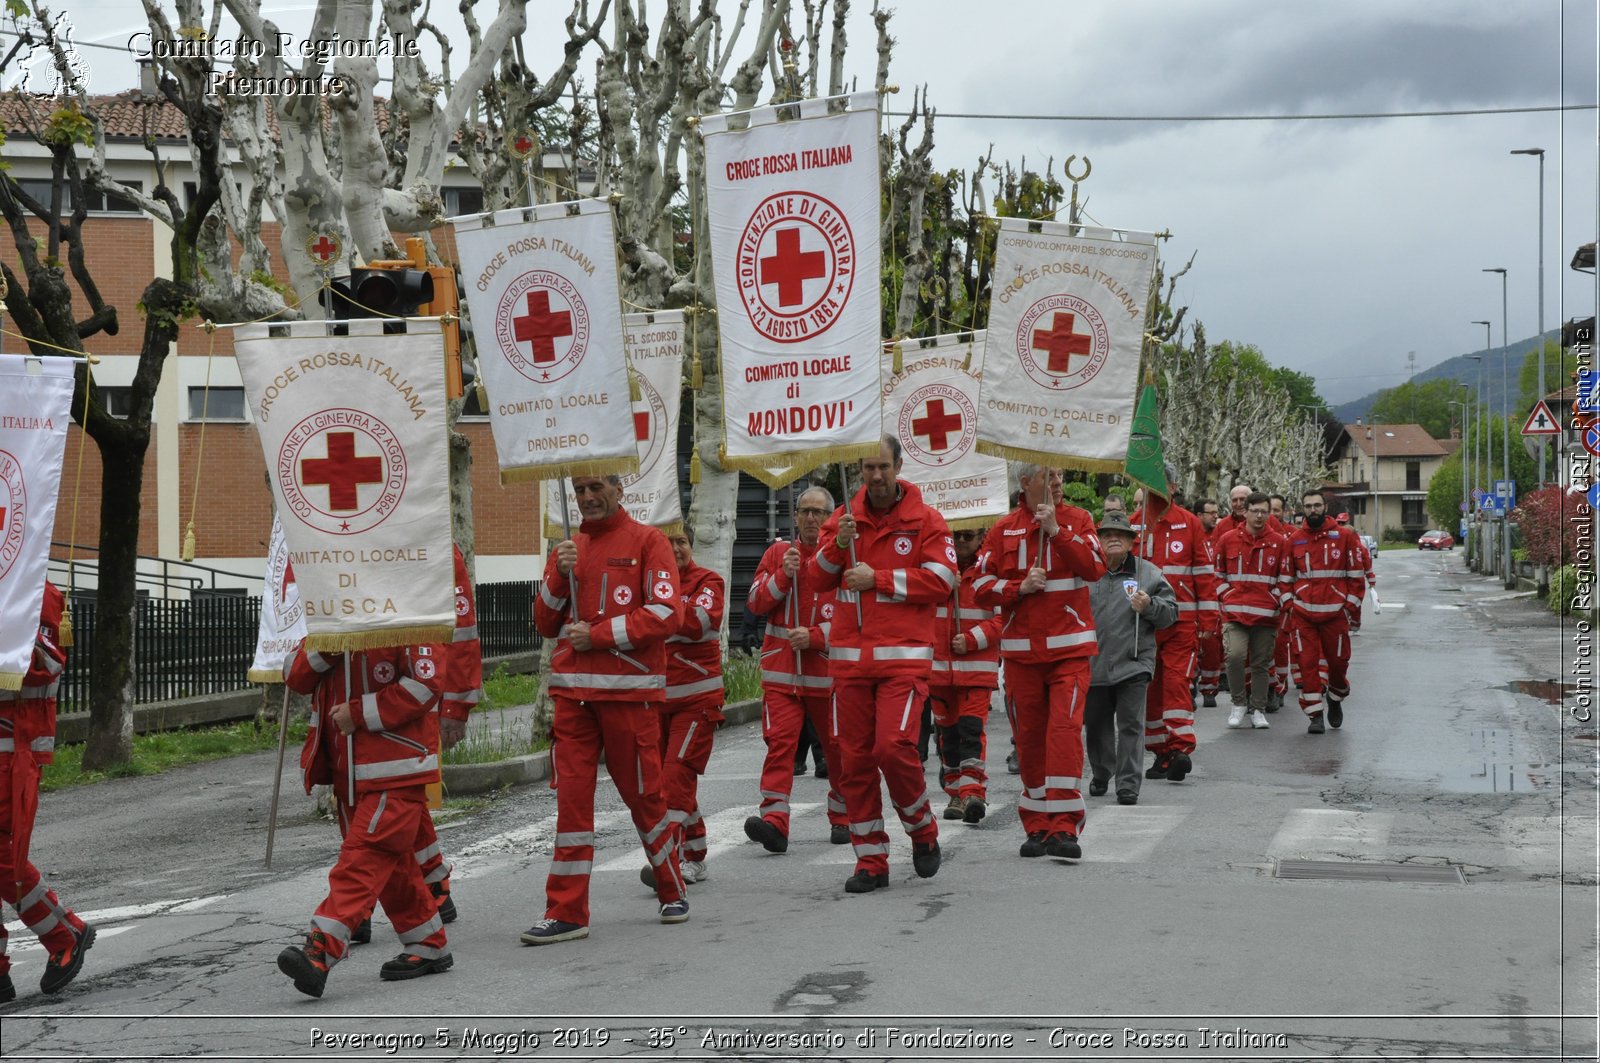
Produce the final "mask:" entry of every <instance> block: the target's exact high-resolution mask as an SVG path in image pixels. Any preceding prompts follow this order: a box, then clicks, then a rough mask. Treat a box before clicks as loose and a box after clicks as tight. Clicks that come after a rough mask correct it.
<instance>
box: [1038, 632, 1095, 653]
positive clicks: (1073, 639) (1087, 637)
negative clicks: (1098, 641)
mask: <svg viewBox="0 0 1600 1063" xmlns="http://www.w3.org/2000/svg"><path fill="white" fill-rule="evenodd" d="M1093 641H1094V630H1093V629H1090V630H1088V631H1078V632H1074V633H1073V634H1071V635H1050V636H1048V637H1046V638H1045V640H1044V648H1045V649H1047V650H1060V649H1065V648H1066V647H1068V646H1082V645H1085V644H1086V643H1090V642H1093Z"/></svg>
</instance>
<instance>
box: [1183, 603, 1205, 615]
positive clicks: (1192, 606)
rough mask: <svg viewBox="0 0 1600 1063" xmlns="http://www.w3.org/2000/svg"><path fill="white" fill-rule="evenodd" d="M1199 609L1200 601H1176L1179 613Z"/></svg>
mask: <svg viewBox="0 0 1600 1063" xmlns="http://www.w3.org/2000/svg"><path fill="white" fill-rule="evenodd" d="M1199 611H1200V603H1199V602H1179V603H1178V612H1180V613H1198V612H1199Z"/></svg>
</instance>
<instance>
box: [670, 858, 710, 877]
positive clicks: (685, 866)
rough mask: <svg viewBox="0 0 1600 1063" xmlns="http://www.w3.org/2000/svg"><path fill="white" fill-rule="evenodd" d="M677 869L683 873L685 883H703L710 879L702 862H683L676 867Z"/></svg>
mask: <svg viewBox="0 0 1600 1063" xmlns="http://www.w3.org/2000/svg"><path fill="white" fill-rule="evenodd" d="M678 868H679V870H681V871H682V872H683V881H685V882H704V881H705V880H706V879H708V878H710V877H711V872H709V871H707V870H706V863H705V861H704V860H685V861H683V862H682V863H681V864H679V865H678Z"/></svg>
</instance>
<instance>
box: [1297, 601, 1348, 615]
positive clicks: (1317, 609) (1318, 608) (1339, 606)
mask: <svg viewBox="0 0 1600 1063" xmlns="http://www.w3.org/2000/svg"><path fill="white" fill-rule="evenodd" d="M1295 604H1296V605H1298V606H1299V607H1300V608H1302V609H1304V610H1305V611H1306V612H1308V613H1341V612H1343V611H1344V609H1345V606H1344V603H1343V602H1333V603H1331V604H1328V605H1323V604H1322V603H1321V602H1296V603H1295Z"/></svg>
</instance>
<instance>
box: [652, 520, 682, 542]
mask: <svg viewBox="0 0 1600 1063" xmlns="http://www.w3.org/2000/svg"><path fill="white" fill-rule="evenodd" d="M656 527H657V528H660V529H661V534H662V535H665V536H666V537H667V538H668V539H671V538H673V537H674V536H677V535H682V534H684V531H683V521H681V520H669V521H667V522H666V523H665V524H657V525H656Z"/></svg>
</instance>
